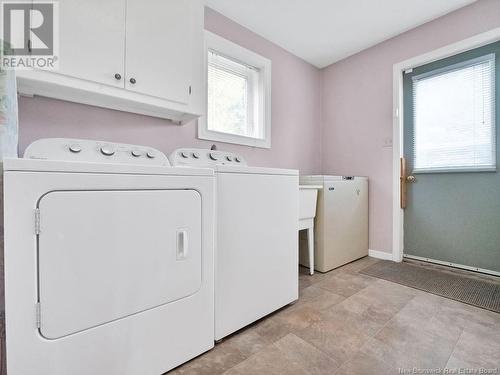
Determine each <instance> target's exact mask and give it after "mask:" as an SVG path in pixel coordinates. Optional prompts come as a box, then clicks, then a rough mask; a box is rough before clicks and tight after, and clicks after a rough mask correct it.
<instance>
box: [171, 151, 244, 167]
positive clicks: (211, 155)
mask: <svg viewBox="0 0 500 375" xmlns="http://www.w3.org/2000/svg"><path fill="white" fill-rule="evenodd" d="M169 159H170V163H171V164H172V165H173V166H190V167H210V166H215V165H221V164H223V165H247V162H246V160H245V159H244V158H243V157H242V156H240V155H237V154H235V153H232V152H227V151H214V150H206V149H199V148H180V149H177V150H175V151H174V152H172V154H170V157H169Z"/></svg>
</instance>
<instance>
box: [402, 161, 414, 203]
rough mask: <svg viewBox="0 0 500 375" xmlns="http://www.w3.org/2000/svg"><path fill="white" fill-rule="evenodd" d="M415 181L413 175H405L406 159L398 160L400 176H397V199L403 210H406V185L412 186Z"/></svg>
mask: <svg viewBox="0 0 500 375" xmlns="http://www.w3.org/2000/svg"><path fill="white" fill-rule="evenodd" d="M416 181H417V179H416V177H415V176H413V175H407V170H406V159H405V158H401V159H400V175H399V198H400V206H401V208H402V209H403V210H404V209H405V208H406V203H407V202H406V197H407V187H406V185H407V184H413V183H415V182H416Z"/></svg>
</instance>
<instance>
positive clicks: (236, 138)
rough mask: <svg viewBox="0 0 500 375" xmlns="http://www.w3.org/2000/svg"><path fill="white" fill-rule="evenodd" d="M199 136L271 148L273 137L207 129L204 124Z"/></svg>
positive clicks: (211, 139) (224, 141) (215, 140)
mask: <svg viewBox="0 0 500 375" xmlns="http://www.w3.org/2000/svg"><path fill="white" fill-rule="evenodd" d="M198 138H199V139H205V140H208V141H214V142H223V143H232V144H236V145H242V146H250V147H258V148H271V139H259V138H252V137H245V136H241V135H236V134H229V133H222V132H217V131H213V130H206V129H205V128H204V127H203V126H200V127H199V128H198Z"/></svg>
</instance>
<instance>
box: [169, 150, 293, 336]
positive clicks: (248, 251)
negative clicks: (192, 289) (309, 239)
mask: <svg viewBox="0 0 500 375" xmlns="http://www.w3.org/2000/svg"><path fill="white" fill-rule="evenodd" d="M170 162H171V163H172V165H174V166H186V167H211V168H213V169H214V170H215V175H216V246H215V339H216V340H220V339H221V338H223V337H225V336H227V335H229V334H231V333H233V332H235V331H237V330H239V329H240V328H243V327H245V326H246V325H248V324H250V323H252V322H254V321H256V320H258V319H260V318H262V317H264V316H266V315H268V314H270V313H271V312H273V311H275V310H277V309H279V308H281V307H283V306H285V305H287V304H289V303H291V302H293V301H295V300H297V298H298V240H297V229H298V211H299V209H298V202H299V195H298V194H299V178H298V171H296V170H287V169H276V168H260V167H250V166H248V165H247V163H246V161H245V160H244V158H243V157H241V156H239V155H236V154H233V153H229V152H222V151H211V150H201V149H179V150H176V151H175V152H173V153H172V154H171V155H170Z"/></svg>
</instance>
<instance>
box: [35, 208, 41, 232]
mask: <svg viewBox="0 0 500 375" xmlns="http://www.w3.org/2000/svg"><path fill="white" fill-rule="evenodd" d="M35 234H36V235H39V234H40V209H39V208H35Z"/></svg>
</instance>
